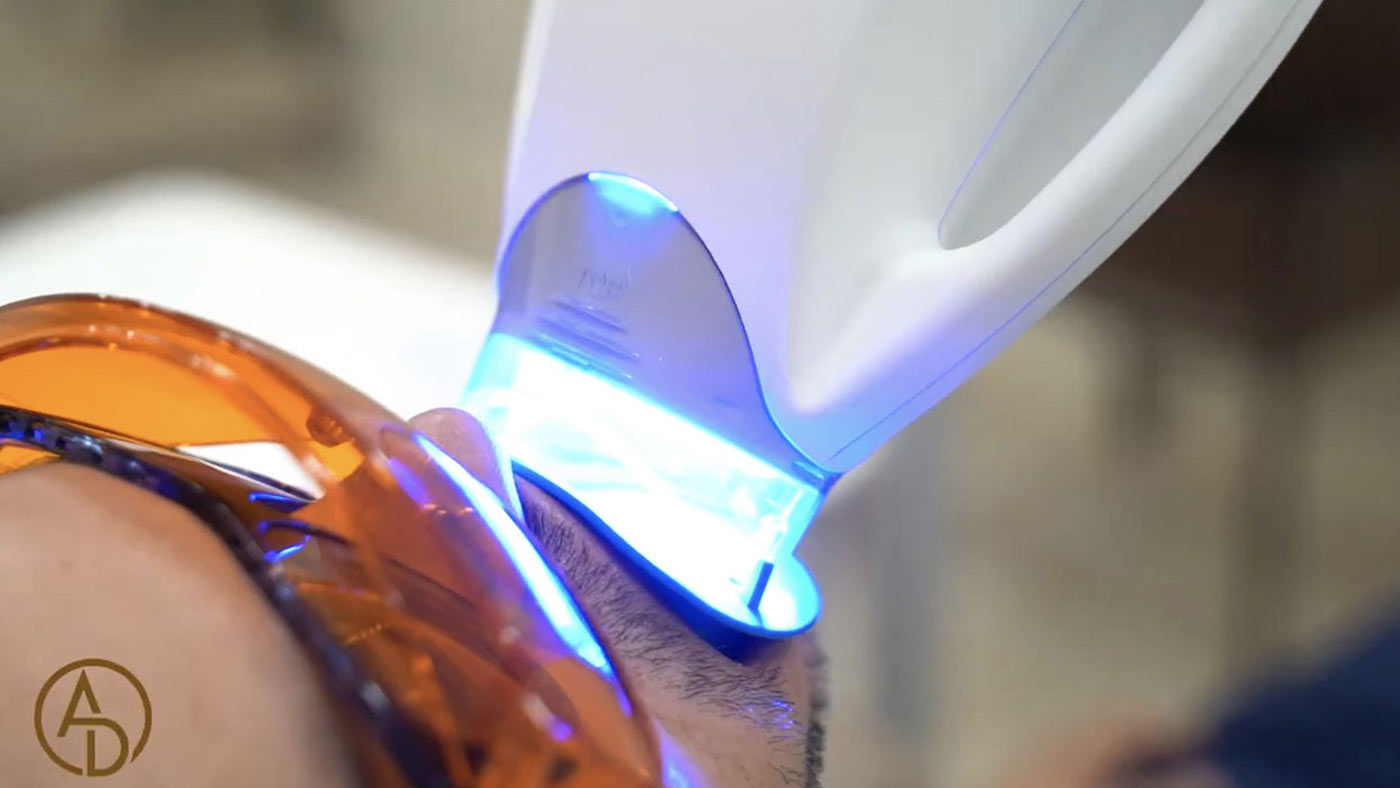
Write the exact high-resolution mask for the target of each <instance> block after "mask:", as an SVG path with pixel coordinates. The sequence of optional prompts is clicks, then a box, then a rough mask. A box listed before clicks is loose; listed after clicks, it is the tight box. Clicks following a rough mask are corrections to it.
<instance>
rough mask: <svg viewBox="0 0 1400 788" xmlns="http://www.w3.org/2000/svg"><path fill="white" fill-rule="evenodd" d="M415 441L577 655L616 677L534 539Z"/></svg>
mask: <svg viewBox="0 0 1400 788" xmlns="http://www.w3.org/2000/svg"><path fill="white" fill-rule="evenodd" d="M413 440H414V441H415V442H417V444H418V445H419V447H421V448H422V449H423V451H424V452H426V453H427V454H428V457H429V458H431V459H432V460H433V462H434V463H436V464H437V466H438V467H439V468H441V469H442V471H443V473H445V474H447V478H449V479H451V480H452V482H453V484H456V485H457V487H458V489H460V490H461V491H462V493H463V494H464V495H465V496H466V498H467V501H468V502H469V503H471V505H472V507H473V508H475V509H476V511H477V514H478V515H480V517H481V520H482V522H484V523H486V527H487V528H489V529H491V533H492V534H493V535H494V536H495V537H496V541H497V542H498V543H499V544H500V545H501V547H502V548H503V549H504V550H505V551H506V554H507V555H508V556H509V557H510V559H511V562H512V563H513V564H515V568H516V569H518V570H519V571H520V576H521V578H522V579H524V581H525V584H526V585H527V586H529V588H530V592H531V593H532V595H533V596H534V598H535V600H536V601H537V602H538V603H539V605H540V609H541V610H542V611H543V612H544V615H545V618H546V619H547V620H548V621H549V623H550V625H551V626H552V627H553V628H554V631H555V632H556V633H557V634H558V635H559V638H560V640H562V641H564V643H565V644H566V645H568V646H569V648H571V649H573V651H574V653H575V654H577V655H578V656H579V658H580V659H582V660H583V661H584V662H587V663H588V664H590V665H592V666H593V667H595V668H597V669H598V671H599V672H600V673H603V674H604V675H606V676H609V677H612V676H613V675H614V674H613V667H612V664H611V663H610V662H609V661H608V657H607V654H605V653H604V652H603V646H602V644H600V643H599V642H598V638H597V636H595V635H594V634H593V629H592V627H590V626H589V624H588V622H587V621H586V620H585V619H584V617H583V614H582V613H581V612H580V611H579V609H578V606H577V605H576V604H575V603H574V599H573V597H572V596H571V595H570V594H569V592H568V590H567V589H565V588H564V584H563V583H561V582H559V578H558V577H557V576H556V575H555V574H554V570H553V569H551V568H550V567H549V565H548V564H546V563H545V561H544V558H543V557H541V556H540V554H539V551H538V550H537V549H536V548H535V545H534V543H533V542H531V541H530V538H529V537H528V536H526V535H525V532H524V531H523V530H521V528H520V526H519V525H518V524H517V523H516V522H515V520H514V519H513V518H512V517H511V516H510V514H509V513H507V512H506V510H505V507H504V506H502V505H501V503H500V501H499V500H498V499H497V497H496V494H495V493H494V492H492V491H491V489H490V488H488V487H487V486H486V485H484V484H482V483H481V482H480V481H478V480H477V479H476V478H475V477H473V476H472V475H471V474H470V473H468V472H467V471H466V469H465V468H463V467H462V466H461V465H460V464H459V463H458V462H457V461H456V460H454V459H452V457H451V456H450V455H448V454H447V453H446V452H444V451H443V450H442V449H440V448H438V447H437V444H435V443H433V442H432V441H431V440H429V439H428V437H427V436H425V435H423V434H421V433H414V435H413Z"/></svg>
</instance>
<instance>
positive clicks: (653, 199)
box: [464, 172, 837, 645]
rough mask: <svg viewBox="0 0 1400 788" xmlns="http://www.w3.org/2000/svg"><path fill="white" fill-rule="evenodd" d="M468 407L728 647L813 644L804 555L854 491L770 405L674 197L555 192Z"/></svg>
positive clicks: (513, 263)
mask: <svg viewBox="0 0 1400 788" xmlns="http://www.w3.org/2000/svg"><path fill="white" fill-rule="evenodd" d="M498 277H499V279H498V282H497V286H498V288H499V296H500V302H499V307H498V311H497V314H496V320H495V323H494V325H493V327H492V331H491V334H490V336H489V338H488V339H487V342H486V345H485V347H484V348H483V350H482V352H481V355H480V356H479V357H478V361H477V365H476V369H475V370H474V372H473V374H472V378H471V382H470V384H469V385H468V389H467V393H466V397H465V401H464V407H466V408H467V409H468V410H470V411H471V412H472V413H474V414H476V415H477V417H479V418H480V419H482V421H483V422H484V423H485V424H486V426H487V428H488V429H489V430H490V431H491V433H492V434H493V436H494V437H495V438H496V440H497V441H499V442H500V443H501V444H502V445H503V447H504V449H505V450H506V451H507V452H508V453H509V454H510V455H511V457H512V458H513V459H514V461H515V463H516V466H517V469H518V470H519V471H520V472H521V473H522V475H524V476H525V477H527V478H529V479H530V480H531V481H534V482H536V483H538V484H540V485H541V486H543V487H545V488H546V489H548V490H549V491H551V492H553V493H554V494H556V495H557V496H559V497H560V498H562V499H563V500H565V502H566V503H568V504H569V505H571V506H572V507H573V508H574V509H575V510H576V511H577V512H578V513H580V514H581V515H583V516H584V518H585V519H586V520H587V521H589V522H590V523H591V524H592V526H593V527H594V528H595V529H596V530H597V532H598V533H600V534H601V535H602V536H604V537H605V538H606V539H607V540H608V542H609V543H610V544H611V546H612V547H613V548H614V549H615V550H616V551H618V552H620V553H621V554H622V555H624V556H625V557H627V558H628V559H630V561H631V562H632V564H633V565H634V566H635V567H636V568H638V569H640V570H641V571H642V573H643V576H644V578H645V579H646V580H647V581H648V582H649V583H651V585H652V587H653V588H654V589H655V590H657V591H658V592H659V593H660V595H661V596H662V598H664V599H665V600H666V601H667V602H668V603H670V604H671V606H672V609H674V610H676V611H677V612H678V613H680V614H681V615H682V616H683V617H684V618H686V619H687V621H688V622H689V623H690V624H691V626H692V627H693V628H694V629H696V631H697V632H699V633H701V634H702V635H704V636H705V637H707V638H708V639H710V640H711V641H712V642H716V643H717V645H718V644H721V642H725V641H732V640H735V639H736V638H735V636H739V638H738V639H743V638H744V637H745V636H747V637H754V636H756V637H759V638H781V637H785V636H788V635H792V634H796V633H798V632H801V631H803V630H805V629H806V628H808V627H810V626H811V625H812V623H813V622H814V621H815V620H816V618H817V615H818V613H819V611H820V608H821V597H820V595H819V594H818V592H817V587H816V584H815V583H814V582H813V580H812V577H811V575H810V574H809V573H808V572H807V570H806V568H805V567H803V566H802V564H801V563H799V561H798V560H797V558H796V556H794V554H793V550H794V549H795V548H796V547H797V544H798V542H799V541H800V540H801V539H802V535H803V533H804V532H805V531H806V529H807V526H808V525H809V524H810V522H811V520H812V518H813V517H814V516H815V515H816V512H817V509H818V508H819V507H820V505H821V502H822V499H823V497H824V495H825V493H826V491H827V489H828V488H829V487H830V486H831V484H832V482H834V481H835V479H836V477H837V474H836V473H834V472H831V471H828V470H826V469H824V468H821V467H819V466H817V465H816V464H815V463H813V462H811V461H810V460H808V459H807V458H806V457H804V456H803V455H802V453H801V452H799V451H798V450H797V449H796V448H795V447H794V446H793V445H792V443H791V442H790V441H789V440H788V439H787V438H786V437H785V436H784V435H783V433H782V432H781V431H780V430H779V429H778V427H777V426H776V425H775V424H774V422H773V419H772V418H771V417H770V415H769V412H768V409H767V407H766V405H765V404H764V399H763V393H762V391H761V389H760V386H759V381H758V376H757V373H756V372H755V371H754V365H753V359H752V356H751V354H750V350H749V343H748V339H747V337H746V335H745V333H744V327H743V324H742V322H741V320H740V317H739V312H738V310H737V309H736V308H735V305H734V301H733V299H732V298H731V296H730V293H729V289H728V287H727V286H726V285H725V282H724V278H723V276H722V275H721V274H720V270H719V268H718V267H717V266H716V265H715V262H714V260H713V259H712V258H711V256H710V254H709V251H708V250H707V249H706V248H705V245H704V244H703V243H702V242H701V240H700V238H699V236H698V235H697V234H696V233H695V231H694V229H692V228H691V226H690V225H689V223H687V222H686V220H685V218H684V217H683V216H682V215H681V213H680V212H679V211H678V210H677V208H676V206H675V205H673V204H672V203H671V202H670V201H669V200H667V199H666V198H665V197H664V196H662V195H661V194H660V193H659V192H657V191H656V190H654V189H652V188H651V187H649V186H647V185H646V184H644V183H642V182H640V181H637V180H635V179H632V178H629V177H626V176H622V175H616V174H612V173H601V172H595V173H589V174H587V175H583V176H579V177H577V178H573V179H570V180H568V181H565V182H564V183H562V184H560V185H558V186H557V187H555V188H554V189H552V190H550V191H549V192H548V193H547V194H545V196H544V197H542V198H541V199H540V200H539V201H538V202H537V203H536V204H535V205H534V206H533V207H532V208H531V209H530V211H529V212H528V213H527V214H526V215H525V218H524V219H523V220H522V221H521V223H520V225H519V226H518V227H517V228H516V230H515V233H514V235H513V237H512V238H511V241H510V244H509V245H508V247H507V249H506V252H505V255H504V257H503V259H502V261H501V265H500V268H499V271H498Z"/></svg>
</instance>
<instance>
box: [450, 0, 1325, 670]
mask: <svg viewBox="0 0 1400 788" xmlns="http://www.w3.org/2000/svg"><path fill="white" fill-rule="evenodd" d="M1318 2H1319V0H1142V1H1141V2H1123V0H943V1H942V2H933V1H932V0H909V1H908V2H895V1H893V0H850V1H849V2H814V0H762V1H761V2H755V1H754V0H707V2H703V3H669V2H658V1H657V0H539V1H538V2H536V4H535V7H534V10H533V13H532V17H531V19H530V23H529V28H528V34H527V40H526V47H525V55H524V62H523V67H522V70H521V74H520V85H519V92H518V96H517V99H516V114H515V118H514V125H513V130H512V138H511V154H510V161H509V166H508V182H507V186H506V194H505V209H504V225H503V227H504V233H503V239H502V243H501V248H500V255H499V265H498V270H497V277H498V280H497V287H498V295H499V306H498V311H497V314H496V319H495V323H494V327H493V330H492V332H491V334H490V336H489V338H488V340H487V342H486V345H485V347H484V348H483V350H482V352H481V354H480V356H479V357H478V361H477V366H476V368H475V370H474V372H473V375H472V379H471V383H470V385H469V387H468V391H467V395H466V400H465V403H464V404H465V406H466V407H467V408H468V409H469V410H471V411H472V412H474V413H475V414H476V415H477V416H478V417H480V418H481V419H482V420H483V421H484V422H485V423H486V425H487V426H488V428H489V429H490V430H491V431H492V432H493V434H494V435H495V437H496V438H497V440H499V441H500V442H501V443H502V444H503V446H504V448H505V450H506V451H507V452H509V453H510V454H511V456H512V457H513V459H514V460H515V462H516V464H517V468H518V470H519V471H520V473H522V474H523V475H525V476H526V477H527V478H529V479H531V480H533V481H535V482H537V483H539V484H541V485H543V486H544V487H546V488H547V489H549V490H550V491H552V492H554V493H555V494H557V495H558V496H560V497H561V498H562V499H563V500H564V501H566V502H567V503H569V504H570V505H571V506H573V507H574V508H575V510H576V511H578V512H579V513H580V514H581V515H583V516H584V517H585V519H586V520H587V521H588V522H590V523H591V524H592V525H593V527H594V528H596V530H597V531H598V533H600V534H601V535H603V536H604V537H605V538H606V539H607V540H608V541H609V542H610V544H611V545H612V546H613V547H614V548H615V549H616V550H618V551H620V552H621V553H622V554H623V555H624V556H626V557H627V558H628V559H629V560H631V561H632V562H633V564H634V565H635V566H636V567H637V568H638V569H640V570H641V571H642V573H643V574H644V576H645V577H647V578H648V579H649V581H651V582H652V584H653V587H654V588H656V589H658V590H659V591H660V592H662V593H663V594H664V596H665V598H666V599H667V600H668V601H670V602H671V603H672V605H673V608H674V609H676V610H678V611H679V612H681V613H682V614H683V615H684V616H685V617H686V618H687V620H688V621H689V622H690V623H691V624H692V626H694V627H695V628H696V629H697V631H699V632H701V633H702V634H704V635H706V636H707V637H709V638H711V639H712V640H713V641H716V642H721V641H726V640H727V639H732V638H733V637H734V636H735V635H740V636H757V637H759V638H780V637H784V636H787V635H790V634H794V633H797V632H800V631H802V630H804V629H805V628H807V627H809V626H811V624H812V623H813V622H814V621H815V619H816V617H817V614H818V611H819V609H820V604H821V603H820V596H819V594H818V592H817V589H816V586H815V584H814V583H813V580H812V577H811V576H810V575H809V574H808V572H807V570H806V569H805V568H804V567H803V566H802V564H801V563H800V562H799V561H798V559H797V558H796V557H795V556H794V554H793V550H794V548H795V547H796V546H797V544H798V542H799V541H800V540H801V538H802V535H803V533H804V531H805V530H806V528H807V526H808V524H809V523H810V522H811V520H812V518H813V516H814V515H815V514H816V512H817V510H818V508H819V507H820V506H821V503H822V499H823V497H824V496H825V494H826V492H827V490H828V489H829V488H830V487H831V485H832V484H833V483H834V482H835V481H836V480H837V478H839V477H840V476H841V475H842V474H843V473H844V472H846V471H848V470H850V469H851V468H852V467H853V466H854V465H856V464H857V463H859V462H860V461H861V460H862V459H864V458H865V457H867V456H869V455H870V453H871V452H873V451H874V450H875V449H876V448H877V447H879V446H880V445H881V444H882V443H884V442H885V441H886V440H887V439H888V438H890V436H892V435H893V434H894V433H895V432H896V431H898V430H899V429H900V428H901V427H903V426H904V425H906V424H908V423H909V422H910V421H912V420H913V419H914V418H915V417H917V416H919V415H920V414H922V413H923V412H924V411H926V410H927V409H929V408H930V407H932V406H933V405H934V404H935V403H937V402H938V401H939V400H940V399H941V398H942V397H944V396H945V395H947V394H948V393H949V392H950V391H952V390H953V388H954V387H956V386H957V385H958V384H959V383H960V382H962V381H963V380H964V379H966V378H967V377H968V376H969V375H971V374H972V373H973V372H975V371H976V370H977V369H978V368H979V367H980V366H982V365H983V364H985V363H986V362H987V361H988V360H989V359H990V358H991V357H992V356H993V355H994V354H996V353H997V352H998V351H999V350H1000V349H1001V348H1003V347H1005V346H1006V345H1007V344H1008V343H1010V342H1011V341H1012V340H1013V339H1015V338H1016V336H1017V335H1019V334H1020V333H1021V332H1022V331H1024V330H1025V329H1026V328H1027V327H1028V326H1029V325H1030V324H1031V323H1032V322H1034V321H1035V320H1036V319H1037V318H1039V317H1040V316H1041V315H1043V314H1044V313H1045V312H1046V311H1047V310H1048V309H1050V307H1051V306H1053V305H1054V304H1055V303H1056V302H1058V301H1059V300H1060V299H1061V298H1063V297H1064V296H1065V294H1066V293H1068V292H1069V291H1070V290H1071V289H1072V288H1073V287H1074V286H1075V285H1077V284H1078V283H1079V282H1080V281H1081V280H1083V279H1084V277H1086V276H1087V275H1088V274H1089V273H1090V272H1091V271H1093V270H1094V268H1095V267H1096V266H1097V265H1098V264H1099V263H1100V262H1102V261H1103V260H1104V258H1105V257H1107V256H1108V255H1109V253H1110V252H1112V251H1113V250H1114V249H1115V248H1117V246H1118V245H1119V244H1120V243H1121V242H1122V241H1123V240H1124V239H1125V238H1126V237H1127V236H1128V235H1129V234H1130V233H1131V232H1132V231H1133V230H1135V229H1136V228H1137V227H1138V225H1140V224H1141V223H1142V222H1143V220H1144V219H1146V218H1147V216H1148V215H1149V214H1150V213H1151V212H1152V211H1153V210H1154V209H1155V208H1156V207H1157V206H1158V205H1159V204H1160V203H1161V202H1162V201H1163V200H1164V199H1165V198H1166V197H1167V195H1168V194H1170V193H1171V191H1172V190H1173V189H1174V188H1175V187H1176V186H1177V184H1179V183H1180V182H1181V181H1182V179H1184V178H1185V177H1186V175H1187V174H1188V173H1190V171H1191V170H1192V168H1194V167H1195V166H1196V164H1197V163H1199V162H1200V160H1201V158H1202V157H1204V156H1205V154H1206V153H1207V152H1208V151H1209V150H1210V148H1211V147H1212V146H1213V145H1214V144H1215V142H1216V141H1217V140H1219V138H1220V136H1221V135H1222V134H1223V133H1224V132H1225V130H1226V129H1227V128H1228V127H1229V126H1230V124H1231V123H1233V122H1234V120H1235V118H1236V117H1238V116H1239V114H1240V112H1241V111H1242V110H1243V109H1244V107H1245V105H1246V104H1247V103H1248V102H1249V101H1250V99H1251V98H1253V96H1254V95H1255V93H1256V92H1257V91H1258V90H1259V88H1260V87H1261V86H1262V84H1263V83H1264V81H1265V79H1266V78H1267V77H1268V76H1269V74H1270V73H1271V72H1272V71H1273V69H1274V67H1275V66H1276V65H1277V64H1278V62H1279V60H1280V59H1281V58H1282V57H1283V56H1284V54H1285V53H1286V52H1287V50H1288V48H1289V47H1290V46H1291V45H1292V43H1293V41H1294V40H1295V39H1296V37H1297V36H1298V34H1299V32H1300V31H1301V30H1302V28H1303V26H1304V25H1305V23H1306V22H1307V20H1308V18H1309V17H1310V16H1311V14H1312V12H1313V11H1314V9H1315V8H1316V6H1317V5H1318Z"/></svg>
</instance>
